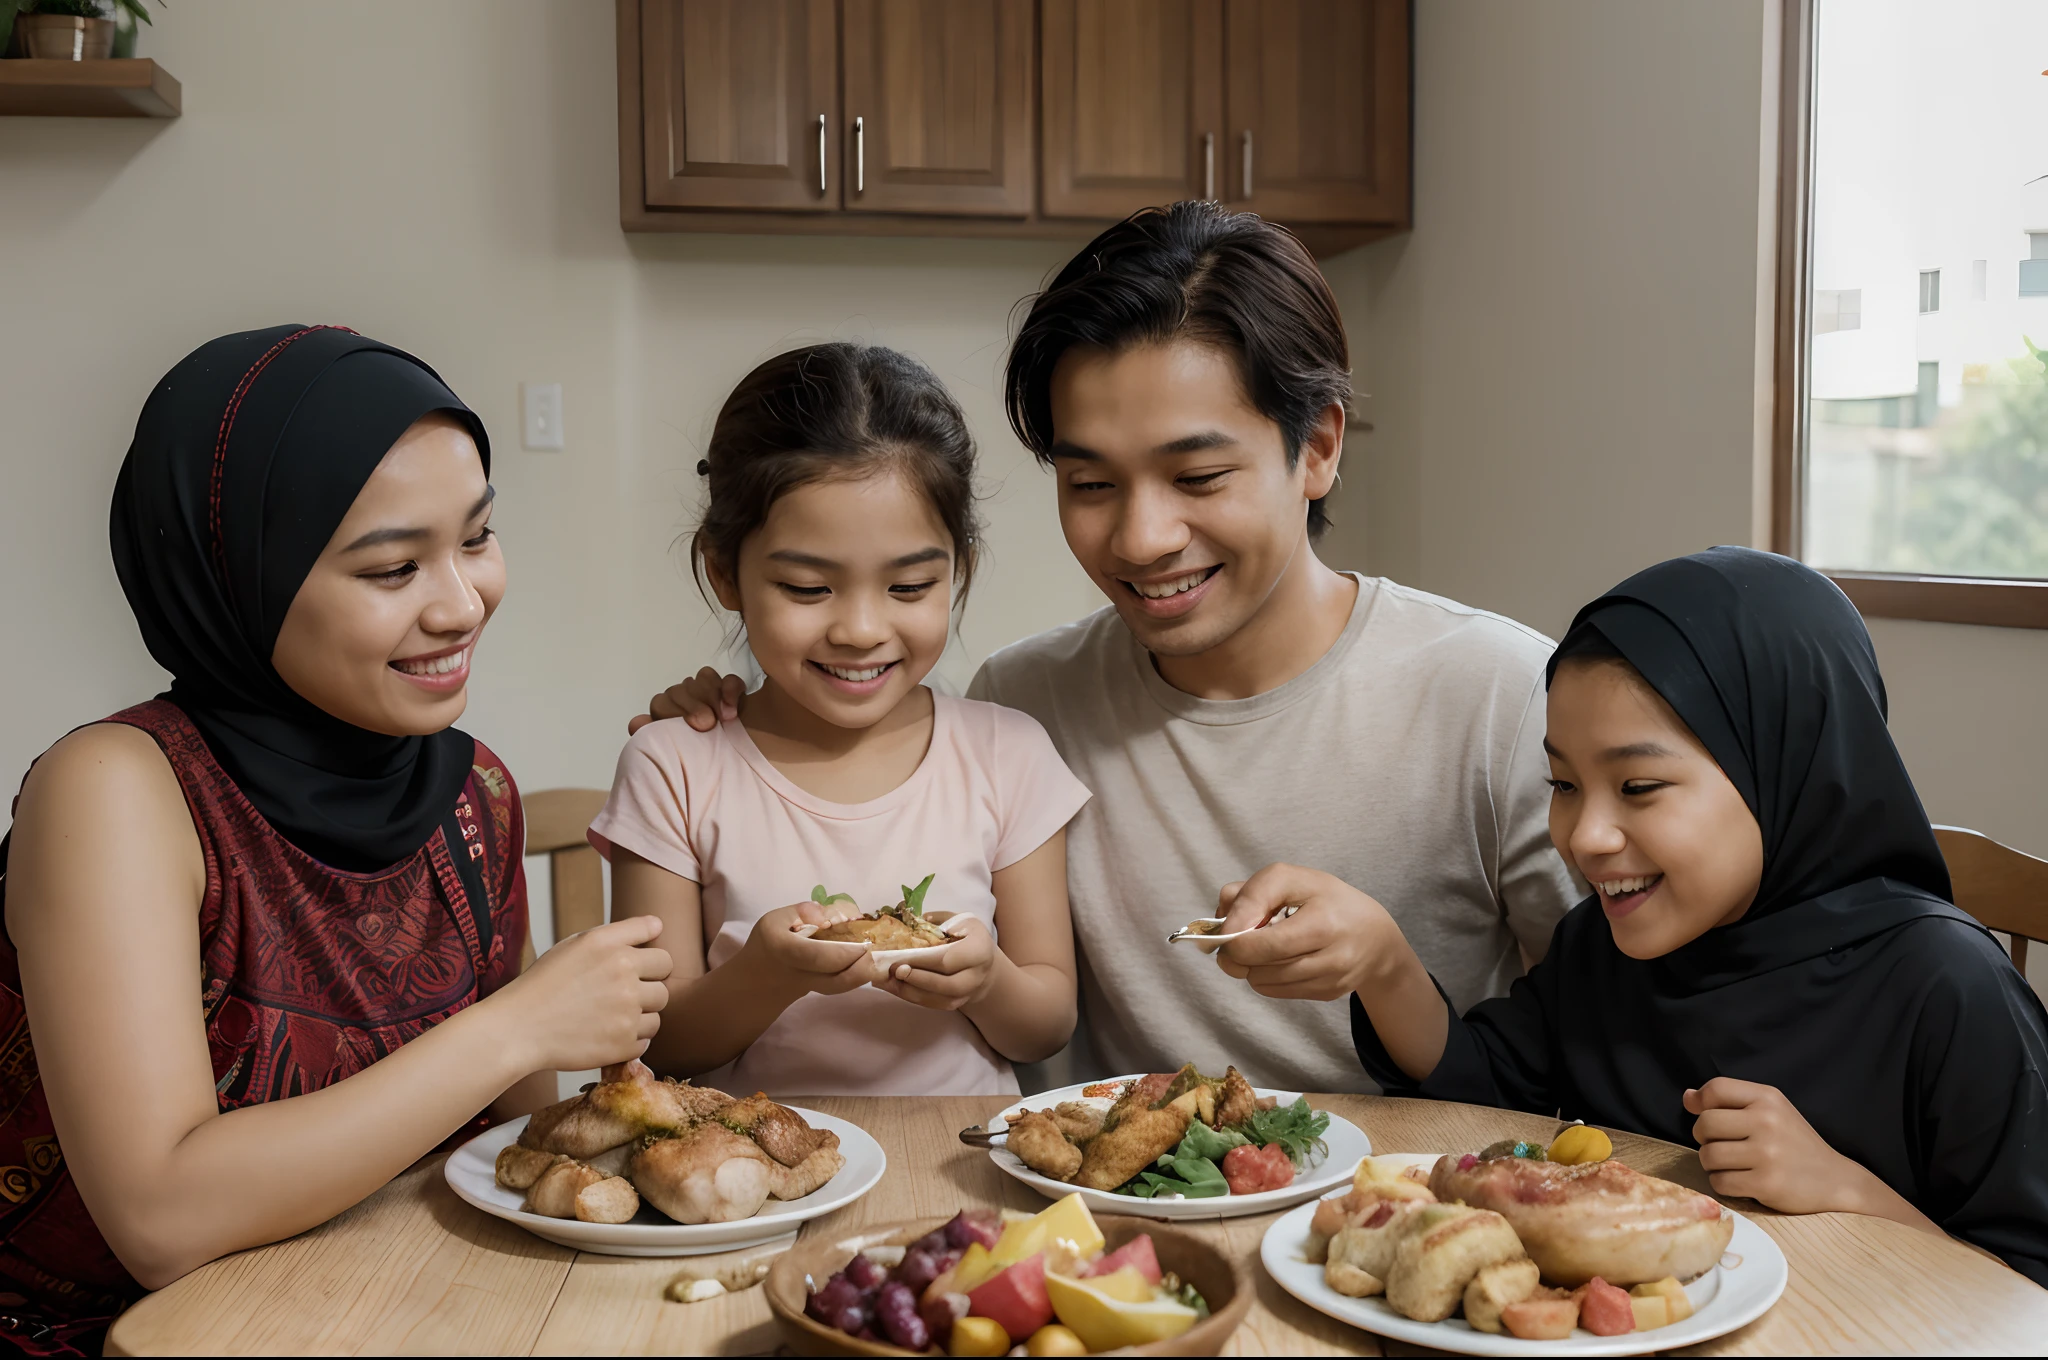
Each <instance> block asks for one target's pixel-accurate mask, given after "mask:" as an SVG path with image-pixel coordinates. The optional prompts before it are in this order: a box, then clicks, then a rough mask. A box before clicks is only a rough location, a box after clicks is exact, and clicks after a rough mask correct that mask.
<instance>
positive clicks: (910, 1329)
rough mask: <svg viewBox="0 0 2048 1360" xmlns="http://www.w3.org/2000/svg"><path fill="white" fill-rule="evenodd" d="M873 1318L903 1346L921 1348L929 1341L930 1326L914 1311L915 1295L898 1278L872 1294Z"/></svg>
mask: <svg viewBox="0 0 2048 1360" xmlns="http://www.w3.org/2000/svg"><path fill="white" fill-rule="evenodd" d="M875 1320H876V1321H877V1322H879V1323H881V1324H882V1330H883V1331H884V1332H886V1333H887V1334H888V1337H889V1339H890V1340H891V1341H893V1342H895V1343H896V1344H897V1345H899V1346H901V1347H903V1348H904V1349H905V1350H910V1351H921V1350H923V1349H924V1348H925V1347H927V1346H929V1345H931V1344H932V1333H931V1328H929V1327H927V1326H925V1325H924V1319H923V1318H921V1317H919V1316H918V1315H917V1295H915V1294H913V1293H911V1292H910V1286H908V1285H906V1284H904V1283H903V1282H902V1281H901V1280H891V1281H889V1283H887V1284H885V1285H883V1286H882V1292H881V1293H879V1294H877V1295H876V1296H875Z"/></svg>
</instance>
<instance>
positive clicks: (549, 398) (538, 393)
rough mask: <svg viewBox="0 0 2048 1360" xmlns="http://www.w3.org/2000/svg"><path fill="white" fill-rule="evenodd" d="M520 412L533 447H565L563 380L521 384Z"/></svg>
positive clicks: (530, 445) (531, 447)
mask: <svg viewBox="0 0 2048 1360" xmlns="http://www.w3.org/2000/svg"><path fill="white" fill-rule="evenodd" d="M519 411H520V418H521V420H522V421H523V423H524V427H525V436H524V438H523V439H521V441H520V442H521V443H523V444H524V445H525V446H526V447H527V448H529V449H559V448H561V447H562V385H561V384H560V383H521V384H519Z"/></svg>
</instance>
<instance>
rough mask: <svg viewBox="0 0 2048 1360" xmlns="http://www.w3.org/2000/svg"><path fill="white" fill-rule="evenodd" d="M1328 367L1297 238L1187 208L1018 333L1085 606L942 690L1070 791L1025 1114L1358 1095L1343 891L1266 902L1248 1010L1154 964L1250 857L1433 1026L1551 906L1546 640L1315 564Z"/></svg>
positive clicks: (1014, 369) (1318, 292) (1204, 971)
mask: <svg viewBox="0 0 2048 1360" xmlns="http://www.w3.org/2000/svg"><path fill="white" fill-rule="evenodd" d="M1349 367H1350V361H1349V356H1348V353H1347V350H1346V344H1345V337H1344V329H1343V323H1342V321H1341V319H1340V318H1339V317H1338V314H1337V306H1336V301H1335V299H1334V298H1333V297H1331V295H1330V290H1329V285H1328V284H1327V283H1326V282H1325V281H1324V279H1323V277H1322V274H1321V272H1320V271H1319V270H1317V268H1316V266H1315V262H1314V260H1313V259H1311V258H1310V257H1309V254H1308V252H1307V251H1306V250H1304V249H1303V248H1302V246H1301V243H1300V242H1299V241H1297V240H1295V239H1294V237H1293V236H1292V235H1290V234H1288V233H1287V232H1286V231H1285V230H1283V229H1281V228H1279V227H1276V226H1273V225H1272V224H1270V223H1267V222H1264V221H1261V220H1260V219H1259V218H1257V217H1255V216H1253V215H1251V214H1249V213H1229V212H1226V211H1224V210H1223V209H1222V208H1220V207H1219V206H1218V205H1216V204H1214V203H1207V202H1190V203H1178V204H1175V205H1173V206H1172V207H1170V208H1165V209H1158V210H1150V211H1147V212H1144V213H1139V214H1137V215H1136V216H1134V217H1132V218H1130V219H1128V220H1126V221H1124V222H1121V223H1119V224H1117V225H1116V226H1114V227H1111V228H1110V229H1109V230H1107V231H1105V232H1104V233H1103V234H1102V235H1101V236H1099V237H1097V238H1096V239H1095V240H1094V241H1093V242H1091V243H1090V244H1089V245H1088V246H1087V247H1086V248H1085V249H1084V250H1082V251H1081V253H1080V254H1078V255H1077V256H1075V257H1074V259H1073V261H1071V262H1070V263H1069V264H1068V265H1067V266H1066V268H1065V269H1064V270H1062V271H1061V272H1060V274H1059V275H1058V276H1057V277H1056V278H1055V279H1054V280H1053V282H1052V283H1051V284H1050V285H1049V286H1048V287H1047V288H1046V290H1045V291H1044V292H1043V293H1041V294H1040V295H1039V296H1038V297H1037V298H1035V299H1034V300H1033V303H1032V306H1031V310H1030V313H1029V315H1028V316H1027V317H1026V319H1025V322H1024V325H1023V327H1022V329H1021V330H1020V331H1019V333H1018V337H1017V341H1016V344H1015V345H1014V346H1013V347H1012V350H1011V354H1010V360H1009V368H1008V373H1007V377H1006V389H1007V390H1006V398H1007V406H1008V410H1009V414H1010V422H1011V425H1012V426H1013V427H1014V428H1015V430H1016V432H1017V434H1018V437H1019V438H1020V439H1021V440H1022V441H1023V443H1024V444H1025V446H1026V447H1027V448H1029V449H1031V450H1032V452H1033V453H1034V454H1036V455H1037V456H1038V458H1039V460H1040V461H1041V462H1042V463H1044V464H1046V465H1047V466H1049V467H1050V468H1051V469H1052V470H1053V473H1054V475H1055V477H1056V479H1057V485H1058V493H1059V513H1060V527H1061V529H1062V530H1063V531H1064V533H1065V535H1066V540H1067V544H1068V546H1069V548H1071V549H1072V551H1073V554H1074V558H1075V560H1076V561H1077V562H1079V563H1080V565H1081V566H1082V568H1083V569H1084V570H1086V571H1087V572H1088V574H1089V576H1090V577H1091V578H1092V579H1093V580H1094V582H1095V584H1096V585H1097V586H1098V587H1099V588H1100V589H1101V590H1102V592H1103V594H1104V595H1105V596H1106V597H1107V598H1108V600H1109V602H1110V608H1107V609H1103V610H1101V611H1099V612H1097V613H1095V614H1093V615H1091V616H1089V617H1088V618H1086V619H1083V620H1081V621H1079V622H1078V623H1073V624H1069V625H1067V626H1065V627H1063V628H1056V629H1053V630H1052V631H1051V632H1048V633H1042V634H1040V635H1038V636H1037V637H1033V638H1028V639H1026V640H1024V641H1023V642H1019V643H1017V644H1015V645H1014V646H1011V647H1007V648H1005V649H1003V650H1002V651H1000V652H998V653H996V655H994V656H993V657H991V658H989V660H988V663H987V664H986V665H985V666H983V667H982V669H981V672H980V673H979V674H978V675H977V676H976V677H975V679H974V682H973V684H972V685H971V686H970V687H969V690H968V693H969V695H970V696H971V697H974V698H978V699H988V700H993V701H994V702H996V703H1000V704H1007V705H1010V706H1011V707H1014V708H1019V709H1022V710H1023V711H1024V712H1026V713H1028V714H1030V715H1031V716H1032V717H1034V718H1036V719H1037V720H1038V721H1039V723H1040V724H1041V725H1042V726H1043V727H1044V728H1045V730H1046V731H1047V732H1048V733H1049V734H1050V735H1051V737H1052V740H1053V744H1054V746H1055V747H1057V748H1058V750H1059V753H1060V755H1061V756H1062V757H1063V758H1064V759H1065V760H1066V762H1067V765H1068V767H1069V768H1070V769H1072V770H1073V772H1074V773H1075V774H1076V775H1078V776H1079V777H1080V779H1081V781H1082V782H1083V783H1084V784H1086V785H1087V786H1088V787H1089V788H1090V789H1091V790H1093V792H1094V795H1095V796H1094V798H1093V799H1091V800H1090V801H1089V803H1088V804H1087V806H1086V807H1085V808H1083V809H1082V811H1081V813H1080V815H1079V816H1077V817H1076V818H1075V820H1074V821H1073V823H1072V824H1071V825H1070V826H1069V828H1068V838H1067V853H1068V861H1067V883H1068V898H1069V901H1070V902H1071V904H1072V908H1073V917H1074V931H1075V936H1076V939H1077V942H1078V943H1079V945H1080V955H1081V957H1080V963H1081V970H1080V976H1081V1028H1080V1032H1079V1033H1078V1034H1077V1035H1076V1038H1075V1041H1074V1043H1073V1044H1071V1045H1070V1046H1069V1048H1068V1050H1067V1051H1066V1052H1065V1053H1064V1054H1062V1055H1060V1057H1059V1058H1057V1059H1055V1060H1054V1061H1053V1062H1051V1063H1048V1064H1041V1065H1040V1070H1038V1071H1036V1072H1033V1071H1030V1070H1020V1071H1019V1073H1018V1076H1019V1079H1020V1080H1021V1081H1022V1082H1024V1083H1025V1089H1026V1090H1039V1089H1045V1088H1046V1087H1048V1086H1052V1085H1060V1084H1064V1083H1065V1082H1067V1081H1073V1080H1080V1079H1084V1078H1094V1077H1100V1076H1107V1075H1111V1074H1115V1073H1121V1072H1142V1071H1161V1070H1168V1069H1171V1068H1175V1067H1178V1066H1180V1065H1181V1064H1182V1063H1184V1062H1194V1063H1196V1064H1197V1065H1199V1066H1200V1067H1201V1068H1202V1070H1204V1071H1209V1072H1218V1071H1221V1070H1222V1069H1223V1067H1224V1066H1225V1065H1226V1064H1235V1065H1236V1066H1238V1067H1239V1068H1241V1069H1242V1070H1243V1071H1244V1072H1245V1074H1246V1075H1247V1076H1249V1077H1250V1078H1251V1079H1252V1081H1253V1082H1255V1083H1257V1084H1259V1085H1264V1086H1277V1087H1288V1088H1292V1089H1296V1090H1311V1091H1341V1090H1369V1089H1371V1086H1372V1083H1371V1081H1370V1080H1369V1079H1368V1078H1367V1077H1366V1075H1365V1072H1364V1069H1363V1068H1362V1067H1361V1065H1360V1063H1359V1060H1358V1057H1357V1054H1356V1051H1355V1049H1354V1048H1353V1046H1352V1043H1351V1037H1350V1022H1349V1017H1348V1002H1347V998H1348V996H1349V995H1350V994H1351V993H1353V992H1354V991H1356V990H1357V988H1358V987H1360V986H1369V985H1371V983H1370V982H1369V981H1368V979H1369V978H1370V977H1372V976H1373V975H1374V970H1373V964H1374V962H1375V960H1374V959H1373V958H1372V957H1371V955H1370V952H1369V947H1368V946H1367V945H1366V944H1365V942H1364V932H1362V931H1358V930H1354V929H1352V928H1351V927H1352V925H1353V924H1354V920H1353V917H1352V916H1350V915H1347V912H1349V911H1351V910H1353V907H1352V906H1351V905H1347V903H1350V904H1355V903H1356V901H1357V897H1356V894H1350V895H1349V897H1348V898H1347V897H1345V896H1344V895H1343V894H1330V893H1320V894H1318V893H1314V892H1310V893H1308V894H1306V895H1305V896H1303V897H1301V898H1299V899H1297V900H1300V901H1303V902H1305V903H1306V905H1304V906H1303V907H1302V909H1301V910H1300V912H1299V913H1298V914H1296V915H1294V916H1293V917H1291V918H1289V919H1287V920H1285V921H1280V922H1276V923H1275V924H1272V925H1269V926H1267V927H1266V928H1265V931H1263V932H1262V933H1261V934H1260V935H1259V937H1258V943H1259V945H1260V946H1261V950H1262V953H1263V954H1264V955H1265V956H1266V957H1265V958H1264V959H1262V961H1261V967H1260V968H1259V970H1258V972H1257V973H1256V974H1255V975H1254V976H1253V978H1252V980H1251V982H1250V983H1248V982H1247V981H1243V980H1239V977H1233V976H1231V975H1229V974H1227V973H1225V972H1224V971H1223V969H1222V968H1221V967H1219V966H1218V962H1217V961H1216V960H1215V959H1213V958H1212V957H1211V956H1209V955H1208V954H1206V953H1204V952H1203V951H1202V950H1200V949H1199V948H1197V947H1195V946H1193V945H1187V944H1177V945H1169V944H1167V943H1166V936H1167V933H1168V932H1169V931H1171V930H1173V929H1175V928H1176V927H1178V926H1182V925H1185V924H1186V923H1187V922H1188V921H1190V920H1192V919H1193V918H1195V917H1198V916H1207V915H1212V914H1220V913H1219V912H1218V904H1219V893H1221V892H1224V891H1225V890H1227V889H1229V888H1231V887H1232V886H1233V885H1235V884H1236V883H1238V882H1240V881H1242V880H1244V879H1246V878H1249V877H1251V876H1252V875H1253V874H1254V873H1255V872H1256V871H1258V870H1259V869H1261V868H1262V867H1264V866H1267V865H1269V864H1272V863H1274V862H1275V861H1289V862H1291V863H1293V864H1296V865H1303V866H1308V867H1309V868H1311V869H1313V870H1316V871H1320V872H1323V873H1327V874H1330V875H1334V876H1335V877H1336V878H1337V879H1341V880H1343V881H1344V882H1345V883H1348V884H1350V885H1351V886H1352V887H1353V888H1356V889H1359V890H1361V891H1362V892H1363V893H1364V894H1365V895H1366V896H1367V897H1370V898H1373V899H1376V900H1377V901H1378V902H1379V903H1380V904H1381V905H1382V906H1384V907H1385V908H1386V910H1387V911H1388V912H1389V913H1391V915H1392V916H1393V918H1394V920H1395V921H1396V922H1398V923H1399V924H1400V926H1401V929H1402V931H1403V932H1404V933H1405V935H1406V936H1407V938H1408V939H1409V940H1410V941H1412V942H1413V944H1414V947H1415V950H1416V952H1417V953H1418V954H1419V955H1420V956H1421V958H1422V961H1423V963H1424V964H1425V965H1426V966H1427V967H1428V969H1429V970H1430V971H1431V972H1432V973H1433V974H1434V975H1435V976H1436V978H1437V979H1438V981H1439V982H1440V983H1441V984H1442V985H1443V987H1444V989H1445V991H1447V992H1448V993H1449V995H1450V998H1451V1000H1452V1002H1453V1004H1455V1005H1456V1006H1458V1007H1459V1008H1460V1009H1461V1010H1462V1009H1463V1008H1465V1007H1467V1006H1469V1005H1470V1004H1471V1003H1473V1002H1475V1001H1478V1000H1480V999H1481V998H1483V997H1487V996H1494V995H1498V994H1500V993H1502V992H1504V991H1506V989H1507V985H1508V983H1509V982H1510V981H1511V980H1513V979H1514V978H1515V977H1516V976H1517V975H1519V974H1520V972H1521V971H1522V967H1523V962H1524V960H1525V959H1535V958H1538V957H1541V956H1542V954H1543V953H1544V951H1545V950H1546V949H1547V947H1548V946H1549V942H1550V935H1551V931H1552V929H1553V927H1554V926H1555V925H1556V924H1557V921H1558V918H1560V917H1561V916H1563V914H1564V912H1565V910H1566V908H1567V907H1569V906H1570V905H1571V903H1572V902H1573V901H1575V900H1576V899H1577V898H1578V897H1580V896H1582V895H1583V894H1582V893H1581V892H1580V891H1579V890H1578V889H1577V888H1576V887H1575V885H1574V883H1573V881H1572V878H1571V876H1570V874H1569V873H1568V871H1567V870H1566V868H1565V865H1564V862H1563V860H1562V859H1561V858H1560V857H1559V856H1558V854H1557V853H1556V851H1555V850H1553V849H1552V848H1551V845H1550V842H1549V839H1548V834H1547V829H1546V820H1547V811H1548V805H1549V790H1548V789H1547V787H1546V780H1547V777H1548V774H1549V770H1548V765H1547V762H1546V760H1545V758H1544V755H1543V752H1542V747H1541V742H1542V737H1543V716H1544V715H1543V708H1542V705H1543V700H1544V695H1543V667H1544V662H1545V659H1546V658H1547V656H1548V654H1549V651H1550V643H1549V641H1548V640H1547V639H1545V638H1543V637H1542V636H1540V635H1539V634H1537V633H1534V632H1532V631H1530V630H1529V629H1527V628H1524V627H1522V626H1521V625H1519V624H1516V623H1513V622H1510V621H1509V620H1507V619H1503V618H1500V617H1498V616H1496V615H1492V614H1487V613H1484V612H1482V611H1480V610H1476V609H1469V608H1466V607H1465V606H1463V605H1459V604H1455V603H1453V602H1451V601H1449V600H1443V599H1438V598H1436V597H1435V596H1431V595H1425V594H1423V593H1421V592H1419V591H1414V590H1409V589H1406V588H1405V587H1402V586H1399V585H1395V584H1393V583H1392V582H1389V581H1383V580H1375V579H1371V578H1364V577H1359V576H1354V575H1349V574H1346V573H1342V572H1336V571H1332V570H1331V569H1330V568H1329V567H1327V566H1325V565H1324V564H1323V563H1322V562H1321V561H1320V560H1319V559H1318V558H1317V556H1316V553H1315V548H1314V540H1315V538H1316V536H1317V535H1318V534H1319V533H1320V532H1321V530H1322V529H1323V527H1324V526H1325V524H1326V516H1325V515H1324V512H1323V506H1322V503H1321V502H1322V498H1323V497H1324V496H1325V495H1327V494H1328V493H1329V491H1330V489H1331V487H1332V486H1333V485H1334V483H1335V481H1336V476H1337V464H1338V460H1339V457H1340V455H1341V453H1342V450H1343V439H1344V421H1345V406H1346V403H1347V401H1348V399H1349V397H1350V395H1351V384H1350V378H1349ZM718 686H719V682H718V680H717V677H716V676H715V674H711V673H707V674H706V675H705V676H700V677H699V679H698V680H695V681H690V682H685V684H683V685H679V686H676V687H675V688H673V689H671V690H670V691H669V692H668V693H667V694H666V695H662V696H658V697H657V698H656V700H655V701H654V711H655V712H656V713H657V714H659V715H661V716H677V715H682V716H687V717H689V718H690V719H691V721H692V722H693V723H702V724H704V725H709V724H710V723H711V722H713V721H715V718H714V716H713V713H712V710H711V707H710V705H711V704H717V705H718V706H719V707H720V708H722V709H723V710H724V711H725V713H726V714H727V715H728V716H729V715H730V713H731V712H733V711H736V710H735V709H734V707H733V706H734V705H735V704H736V702H737V700H738V697H739V692H740V686H739V683H738V681H737V680H736V679H734V678H732V677H727V678H726V680H725V682H724V691H723V693H720V692H719V688H718ZM1313 877H1314V876H1313V875H1309V876H1303V875H1301V874H1299V873H1290V874H1282V875H1279V876H1276V875H1268V876H1267V877H1266V879H1265V880H1263V882H1265V883H1267V884H1272V883H1276V882H1280V881H1282V880H1283V879H1284V880H1286V881H1289V882H1306V881H1310V880H1311V879H1312V878H1313ZM1249 909H1250V908H1249V905H1247V910H1249ZM1240 947H1241V946H1240ZM1243 972H1244V970H1243V969H1241V968H1240V969H1239V974H1240V976H1242V974H1243ZM1253 983H1256V987H1254V985H1252V984H1253Z"/></svg>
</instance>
